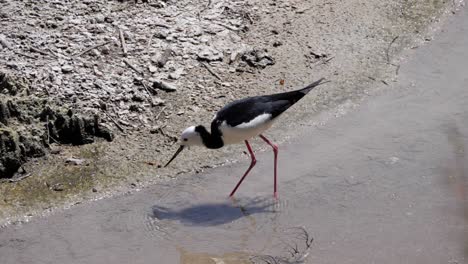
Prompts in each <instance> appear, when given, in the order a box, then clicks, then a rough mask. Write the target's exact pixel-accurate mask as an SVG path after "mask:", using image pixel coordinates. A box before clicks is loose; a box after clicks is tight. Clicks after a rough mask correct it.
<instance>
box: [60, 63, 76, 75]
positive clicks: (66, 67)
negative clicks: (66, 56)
mask: <svg viewBox="0 0 468 264" xmlns="http://www.w3.org/2000/svg"><path fill="white" fill-rule="evenodd" d="M72 71H73V66H71V65H69V64H66V65H63V66H62V72H63V73H70V72H72Z"/></svg>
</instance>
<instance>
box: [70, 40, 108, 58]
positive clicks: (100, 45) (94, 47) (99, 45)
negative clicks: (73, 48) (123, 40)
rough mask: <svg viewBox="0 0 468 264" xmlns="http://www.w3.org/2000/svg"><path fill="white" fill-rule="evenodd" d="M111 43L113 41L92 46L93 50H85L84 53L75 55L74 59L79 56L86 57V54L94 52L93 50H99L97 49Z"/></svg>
mask: <svg viewBox="0 0 468 264" xmlns="http://www.w3.org/2000/svg"><path fill="white" fill-rule="evenodd" d="M110 42H111V41H110V40H109V41H106V42H104V43H101V44H98V45H95V46H92V47H91V48H88V49H85V50H84V51H82V52H80V53H77V54H75V55H73V57H79V56H81V55H84V54H86V53H88V52H90V51H92V50H93V49H97V48H99V47H102V46H104V45H107V44H109V43H110Z"/></svg>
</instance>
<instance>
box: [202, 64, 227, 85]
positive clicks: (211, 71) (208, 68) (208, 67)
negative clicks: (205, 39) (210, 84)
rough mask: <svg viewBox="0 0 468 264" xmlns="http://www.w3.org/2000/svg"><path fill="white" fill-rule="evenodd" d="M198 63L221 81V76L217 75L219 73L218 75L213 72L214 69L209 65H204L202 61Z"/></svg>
mask: <svg viewBox="0 0 468 264" xmlns="http://www.w3.org/2000/svg"><path fill="white" fill-rule="evenodd" d="M200 63H201V65H203V67H205V68H206V69H207V70H208V71H209V72H210V73H211V74H213V76H214V77H216V79H218V80H220V81H223V79H221V77H219V75H218V74H217V73H216V72H214V71H213V70H212V69H211V68H210V66H208V65H206V64H205V63H204V62H200Z"/></svg>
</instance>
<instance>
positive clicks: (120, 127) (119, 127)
mask: <svg viewBox="0 0 468 264" xmlns="http://www.w3.org/2000/svg"><path fill="white" fill-rule="evenodd" d="M104 113H105V114H106V115H107V117H108V118H109V119H110V120H111V121H112V123H114V124H115V125H116V126H117V128H118V129H119V130H120V131H122V132H123V133H125V130H124V129H123V127H122V126H121V125H120V124H119V123H118V122H117V121H115V119H114V118H112V117H111V116H110V115H109V114H108V113H107V112H104Z"/></svg>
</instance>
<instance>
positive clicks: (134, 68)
mask: <svg viewBox="0 0 468 264" xmlns="http://www.w3.org/2000/svg"><path fill="white" fill-rule="evenodd" d="M123 61H124V62H125V64H127V65H128V67H130V68H131V69H132V70H134V71H135V72H136V73H138V74H140V75H142V76H143V72H141V71H140V70H138V69H137V68H136V67H135V66H133V65H132V64H131V63H130V62H129V61H128V60H127V59H124V60H123Z"/></svg>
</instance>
